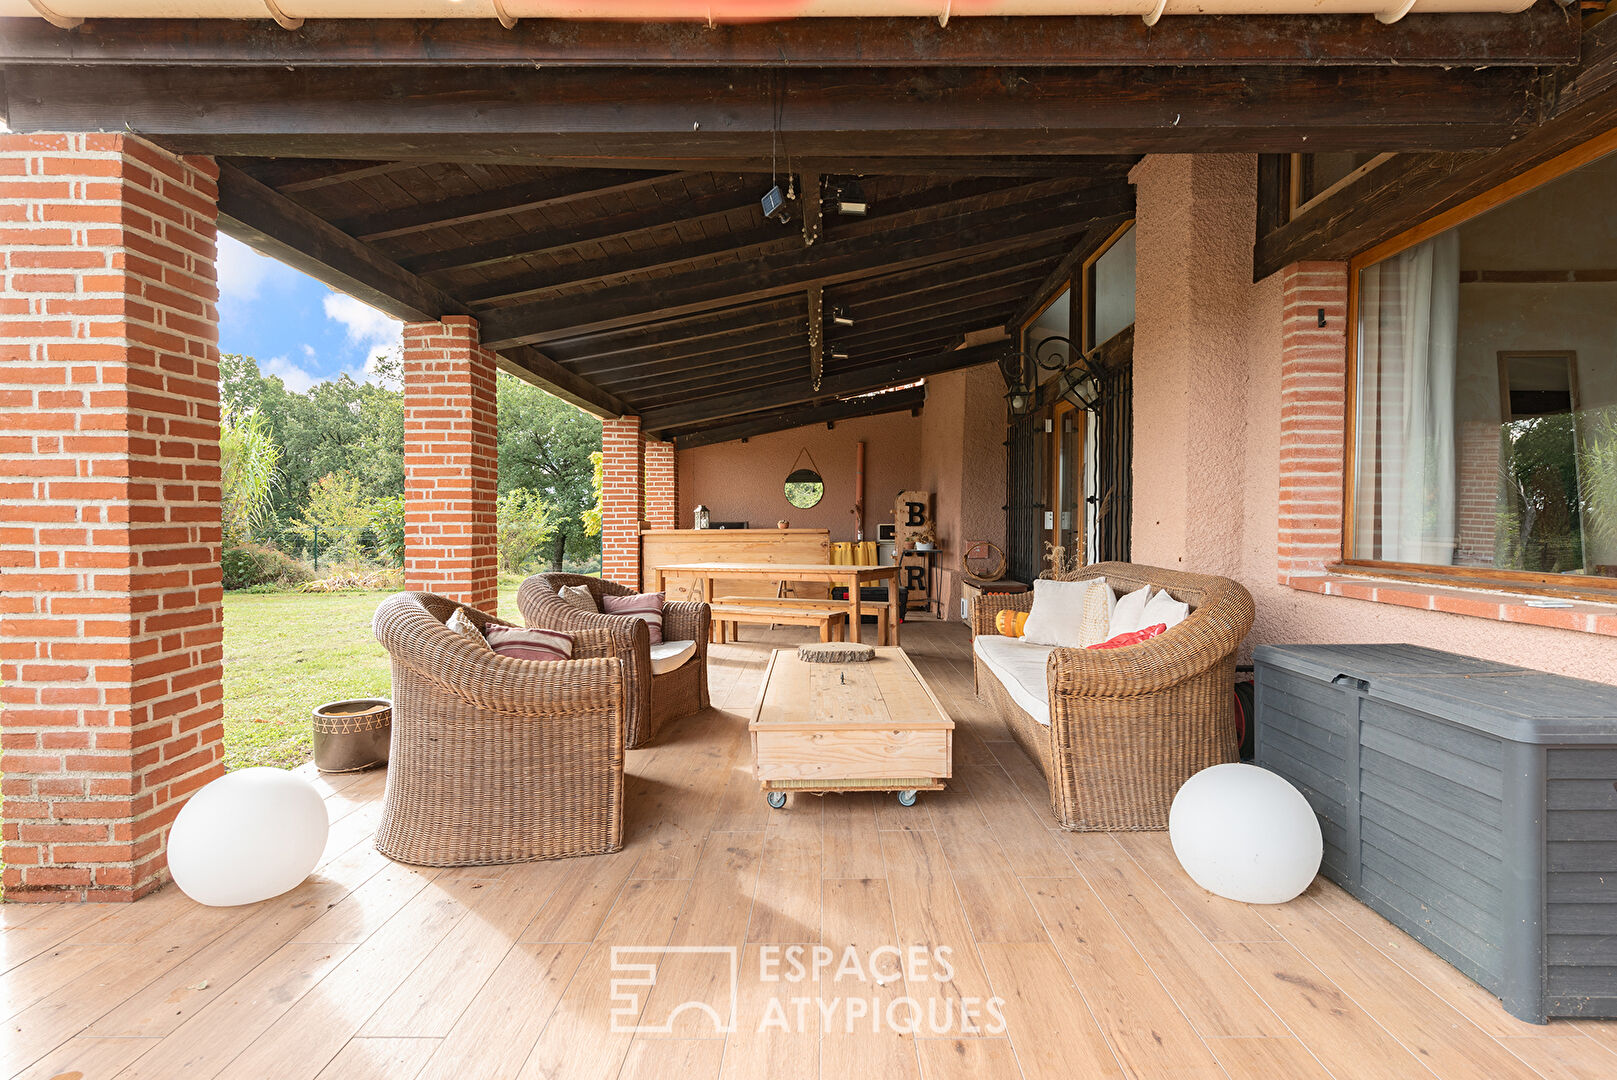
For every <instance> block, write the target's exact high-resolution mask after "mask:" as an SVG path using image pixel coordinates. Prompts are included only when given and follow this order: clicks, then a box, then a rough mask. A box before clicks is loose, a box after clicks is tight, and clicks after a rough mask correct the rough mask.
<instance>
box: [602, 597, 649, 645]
mask: <svg viewBox="0 0 1617 1080" xmlns="http://www.w3.org/2000/svg"><path fill="white" fill-rule="evenodd" d="M601 610H602V611H604V612H606V613H607V614H608V615H633V616H634V617H635V618H637V619H644V620H646V628H647V629H648V630H650V631H651V643H652V644H653V645H658V644H661V642H662V639H663V594H662V593H660V592H645V593H635V594H634V595H633V596H603V597H601Z"/></svg>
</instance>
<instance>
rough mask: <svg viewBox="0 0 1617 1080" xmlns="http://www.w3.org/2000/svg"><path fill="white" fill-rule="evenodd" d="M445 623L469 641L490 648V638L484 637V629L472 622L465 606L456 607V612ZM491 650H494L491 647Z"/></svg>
mask: <svg viewBox="0 0 1617 1080" xmlns="http://www.w3.org/2000/svg"><path fill="white" fill-rule="evenodd" d="M444 625H445V626H447V627H449V629H451V630H453V631H454V632H455V633H457V634H459V635H460V636H461V637H463V638H465V639H466V640H467V641H470V642H473V643H474V644H476V645H479V646H481V647H482V648H484V649H488V648H489V644H488V638H486V637H484V636H483V631H481V630H479V629H478V628H477V624H476V623H474V622H472V620H471V618H470V617H469V616H468V615H467V614H466V609H465V608H463V607H458V608H456V609H455V613H454V614H453V615H451V616H449V621H448V622H446V623H444ZM489 651H490V652H492V651H493V650H492V649H490V650H489Z"/></svg>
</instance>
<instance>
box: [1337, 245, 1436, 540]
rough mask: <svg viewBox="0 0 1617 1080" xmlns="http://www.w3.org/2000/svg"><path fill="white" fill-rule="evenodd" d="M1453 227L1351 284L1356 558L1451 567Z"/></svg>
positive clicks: (1372, 267) (1370, 269)
mask: <svg viewBox="0 0 1617 1080" xmlns="http://www.w3.org/2000/svg"><path fill="white" fill-rule="evenodd" d="M1459 307H1460V237H1459V233H1458V232H1457V231H1455V230H1452V229H1451V230H1449V231H1447V232H1444V233H1441V234H1440V235H1438V236H1434V237H1433V238H1432V239H1430V240H1428V241H1426V242H1425V243H1423V244H1418V245H1416V246H1415V247H1413V248H1410V249H1409V250H1408V251H1404V252H1401V253H1400V254H1398V255H1394V256H1393V257H1391V258H1390V259H1386V260H1384V261H1382V262H1379V263H1376V264H1375V265H1374V266H1369V267H1366V268H1365V269H1364V270H1363V271H1361V276H1360V278H1359V364H1358V384H1359V385H1358V391H1357V392H1358V408H1357V411H1356V413H1355V416H1356V425H1357V427H1356V437H1355V442H1356V444H1357V446H1356V457H1355V465H1356V474H1357V475H1356V476H1355V478H1354V489H1355V498H1354V503H1353V507H1354V510H1353V513H1354V554H1355V555H1356V556H1358V557H1359V558H1371V559H1378V560H1381V561H1385V562H1409V563H1425V564H1428V565H1438V566H1448V565H1451V564H1452V563H1453V562H1454V549H1455V543H1456V536H1455V522H1454V513H1455V503H1456V490H1455V489H1456V473H1455V463H1454V438H1455V433H1454V389H1455V382H1454V380H1455V354H1456V350H1457V345H1458V339H1459Z"/></svg>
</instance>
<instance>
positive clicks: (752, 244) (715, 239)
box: [462, 170, 1134, 306]
mask: <svg viewBox="0 0 1617 1080" xmlns="http://www.w3.org/2000/svg"><path fill="white" fill-rule="evenodd" d="M1077 171H1080V172H1081V170H1077ZM813 179H814V178H813V174H808V173H805V174H804V177H803V187H804V195H803V197H802V199H800V200H799V205H800V206H801V208H802V213H803V218H804V224H803V229H804V234H803V235H804V240H803V244H804V246H812V245H810V244H808V242H807V236H808V221H809V220H810V219H811V218H812V219H813V220H814V221H815V222H816V225H815V228H814V236H815V237H816V239H819V238H821V237H822V236H825V235H828V234H827V233H826V230H825V227H824V225H823V224H822V223H821V219H820V200H819V198H818V197H815V198H810V197H809V195H808V189H809V187H810V183H811V181H812V180H813ZM1076 186H1078V185H1077V184H1074V183H1069V182H1068V181H1067V180H1066V179H1060V180H1053V179H1045V180H1038V181H1034V182H1032V183H1028V182H1025V181H1022V182H1018V181H1013V180H1008V179H1006V178H1004V177H997V178H990V179H974V180H969V181H955V182H951V183H947V184H942V185H939V186H938V187H934V188H930V189H927V190H925V191H922V192H919V193H917V194H915V195H913V196H911V197H909V198H906V199H903V200H901V201H900V202H899V203H898V204H897V205H894V206H888V207H882V208H880V209H879V210H878V212H877V213H876V214H873V215H871V216H869V217H866V218H862V219H857V220H853V221H847V222H838V223H837V224H836V226H835V227H834V228H833V229H832V230H831V232H832V233H833V234H834V235H835V238H836V239H839V240H845V239H849V238H851V237H855V236H866V235H870V234H872V233H879V232H885V231H887V230H888V229H890V228H892V227H893V226H894V225H898V224H903V223H906V222H911V221H921V220H928V219H934V218H937V217H940V216H944V215H947V214H949V213H953V212H962V211H968V210H973V209H982V208H984V207H987V206H990V205H995V204H997V203H1003V202H1010V201H1015V202H1029V201H1032V200H1035V199H1043V198H1045V197H1046V196H1049V195H1053V194H1060V193H1063V192H1066V191H1070V190H1071V188H1073V187H1076ZM1133 191H1134V189H1133V188H1132V187H1130V186H1129V185H1128V183H1127V182H1126V180H1124V179H1123V178H1121V177H1119V178H1118V179H1117V181H1116V183H1115V192H1114V193H1115V194H1117V195H1120V196H1124V197H1131V196H1132V194H1133ZM685 213H689V211H686V210H683V209H682V212H681V217H679V218H677V219H675V218H670V217H667V216H665V217H664V218H663V220H661V221H659V222H658V223H657V227H666V226H672V225H684V224H686V223H687V222H690V221H692V219H691V218H688V217H685V216H683V215H684V214H685ZM754 216H755V218H756V222H757V223H756V224H755V225H753V226H752V227H751V228H748V229H744V230H738V231H731V232H730V233H728V234H727V235H719V236H712V237H702V238H700V239H696V240H690V241H685V242H682V243H678V244H673V245H668V246H663V247H652V248H647V249H645V250H643V251H631V252H629V253H627V254H622V255H612V256H608V257H606V258H601V259H591V260H587V261H585V262H582V263H572V264H568V265H565V266H563V267H561V268H560V269H557V270H555V271H552V272H550V273H543V274H540V273H534V272H533V271H531V270H522V271H518V272H516V273H511V274H506V275H503V276H502V277H499V278H497V279H495V280H493V281H490V282H487V283H483V284H478V285H476V286H472V287H471V290H470V291H469V292H467V291H466V290H462V291H463V292H467V298H468V300H469V302H470V303H472V304H473V305H474V306H479V305H482V304H485V303H488V302H491V301H502V302H503V301H509V300H512V299H516V298H521V299H528V298H533V297H536V296H537V295H539V294H542V293H546V292H550V291H552V290H561V289H574V288H578V287H581V286H589V285H596V284H599V283H601V282H602V281H605V280H607V279H610V278H622V277H625V276H628V275H630V274H643V273H650V272H655V271H660V270H666V269H669V268H672V267H675V266H678V265H679V264H681V263H686V262H692V261H695V260H697V259H702V258H707V257H710V256H713V255H720V254H728V255H735V256H744V257H748V258H751V257H754V256H757V255H761V254H764V253H765V252H766V251H768V250H796V246H795V245H793V244H791V243H789V242H788V241H789V240H790V239H795V237H793V236H792V234H791V233H788V232H786V231H785V230H784V229H782V227H781V226H780V225H779V223H777V222H773V221H767V220H765V219H764V217H763V214H762V211H761V210H760V211H759V212H758V213H757V214H756V215H754ZM603 227H604V226H603ZM642 231H643V230H642ZM618 235H632V234H627V233H623V234H618ZM551 239H552V238H550V237H532V238H530V239H529V246H530V247H531V246H533V245H534V244H535V243H544V244H546V245H547V248H546V249H544V250H540V251H534V252H528V253H527V254H530V255H537V254H543V253H544V251H545V250H549V251H558V250H561V248H560V247H557V246H555V245H553V244H550V240H551ZM501 243H502V244H513V243H514V242H513V241H502V242H501Z"/></svg>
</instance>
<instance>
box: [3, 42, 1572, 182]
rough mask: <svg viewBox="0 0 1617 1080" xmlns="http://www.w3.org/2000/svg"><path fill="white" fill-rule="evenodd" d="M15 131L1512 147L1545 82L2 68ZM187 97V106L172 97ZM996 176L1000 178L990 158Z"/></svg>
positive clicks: (871, 71)
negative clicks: (775, 136)
mask: <svg viewBox="0 0 1617 1080" xmlns="http://www.w3.org/2000/svg"><path fill="white" fill-rule="evenodd" d="M5 79H6V95H7V108H8V112H9V115H8V118H7V119H8V123H9V125H10V127H11V128H12V130H14V131H62V130H68V131H96V130H101V131H132V132H136V133H138V134H141V135H145V136H147V137H149V138H153V139H155V140H157V141H159V142H161V143H163V144H164V145H165V146H168V147H169V148H171V149H174V150H177V151H180V152H184V153H198V154H217V155H232V154H257V155H262V156H297V157H358V158H367V159H371V160H388V161H397V160H404V159H406V158H411V157H420V158H430V159H432V160H439V161H442V160H446V159H449V158H455V157H458V156H461V155H465V156H468V157H476V156H478V155H480V154H484V155H492V156H490V157H488V158H487V160H496V159H498V158H500V157H507V156H511V155H518V156H520V155H523V154H533V155H541V156H553V157H557V158H566V157H569V156H575V155H576V156H581V157H589V158H594V159H602V158H614V157H616V158H621V159H633V158H638V157H664V156H666V157H672V158H677V157H678V156H679V155H680V154H681V153H683V152H689V153H691V154H692V155H694V156H699V157H716V156H717V157H726V156H729V157H740V156H757V155H761V154H763V153H765V152H766V151H767V147H768V146H769V140H770V137H771V134H772V133H775V134H777V135H779V136H780V137H784V138H785V139H786V140H787V142H788V144H789V145H790V146H791V147H792V150H793V153H794V154H795V155H797V156H798V157H799V158H804V159H811V158H812V159H820V158H830V157H835V156H839V155H840V156H869V157H886V156H894V157H903V156H905V155H910V154H916V155H925V156H973V157H984V156H994V155H998V154H1006V155H1017V154H1025V153H1027V152H1028V151H1029V150H1030V149H1037V150H1039V151H1040V152H1043V153H1046V154H1048V153H1058V154H1130V153H1173V152H1179V153H1191V152H1206V151H1209V150H1213V149H1216V150H1219V151H1221V152H1227V153H1239V152H1251V151H1266V152H1287V151H1294V150H1295V151H1320V152H1323V151H1330V150H1366V149H1373V150H1378V151H1388V152H1391V151H1415V150H1422V151H1430V150H1457V149H1479V148H1488V147H1495V146H1502V145H1504V144H1506V143H1508V142H1510V141H1511V140H1512V139H1513V138H1516V137H1517V136H1519V135H1520V134H1521V133H1522V132H1524V131H1525V130H1526V129H1527V128H1529V127H1531V126H1532V124H1533V123H1534V122H1536V120H1537V118H1538V113H1539V109H1540V106H1541V102H1542V99H1543V94H1544V89H1543V87H1542V86H1541V85H1540V80H1539V78H1538V76H1537V73H1536V72H1535V71H1534V70H1533V69H1532V68H1526V67H1522V68H1516V67H1482V68H1477V67H1470V66H1467V67H1463V68H1461V67H1456V68H1448V69H1445V68H1438V67H1410V66H1391V67H1373V68H1372V67H1297V66H1289V67H1229V66H1223V67H1198V68H1185V67H1157V68H1128V67H1118V66H1113V67H1059V68H1056V67H1042V68H1037V67H1036V68H1021V69H1018V72H1017V76H1016V77H1015V78H1007V77H1006V73H1005V71H1004V69H1003V68H998V67H994V68H988V67H983V68H965V67H962V68H951V69H928V68H906V69H893V68H880V67H852V68H847V69H825V68H808V69H794V70H793V71H792V72H791V73H790V75H789V76H787V75H785V74H783V73H777V72H772V71H762V70H746V69H742V70H737V69H732V68H721V69H717V70H698V69H694V68H684V69H665V70H652V69H639V68H618V69H612V70H586V69H577V68H545V67H526V68H509V69H489V68H464V67H455V66H448V65H445V66H424V67H382V68H340V69H339V68H321V67H290V68H288V67H279V66H266V67H252V68H243V67H179V66H171V67H133V66H125V67H119V66H107V67H92V66H81V65H73V64H38V65H11V66H9V67H7V68H6V69H5ZM176 102H184V107H178V108H177V107H176V105H175V103H176ZM980 171H981V172H985V173H986V172H989V171H991V170H989V169H986V168H985V169H982V170H980Z"/></svg>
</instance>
